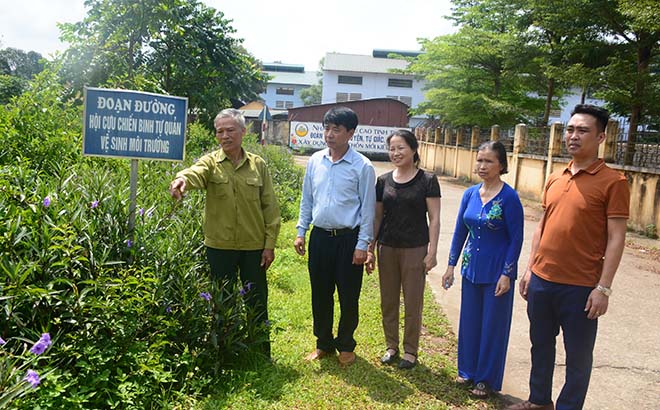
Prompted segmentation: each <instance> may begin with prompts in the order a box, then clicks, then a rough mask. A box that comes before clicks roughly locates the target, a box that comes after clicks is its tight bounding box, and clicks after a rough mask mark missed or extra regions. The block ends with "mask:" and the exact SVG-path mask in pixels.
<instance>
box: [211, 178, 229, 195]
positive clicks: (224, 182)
mask: <svg viewBox="0 0 660 410" xmlns="http://www.w3.org/2000/svg"><path fill="white" fill-rule="evenodd" d="M206 190H207V194H208V195H210V196H213V197H219V198H221V197H226V196H227V195H228V193H229V177H228V176H227V175H226V174H225V173H223V172H214V173H213V174H212V175H211V178H210V179H209V184H208V186H207V188H206Z"/></svg>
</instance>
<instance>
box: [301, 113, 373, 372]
mask: <svg viewBox="0 0 660 410" xmlns="http://www.w3.org/2000/svg"><path fill="white" fill-rule="evenodd" d="M357 125H358V117H357V114H355V112H354V111H353V110H351V109H349V108H346V107H336V108H332V109H330V110H329V111H328V112H326V113H325V115H324V116H323V127H324V129H325V130H324V132H323V137H324V138H325V142H326V144H327V146H328V148H326V149H324V150H322V151H318V152H316V153H314V154H313V155H312V156H311V157H310V159H309V161H308V162H307V171H306V173H305V179H304V181H303V194H302V200H301V202H300V217H299V219H298V224H297V226H296V227H297V228H298V236H297V237H296V240H295V242H294V247H295V249H296V252H298V254H300V255H304V254H305V234H306V232H307V230H308V229H309V226H310V223H311V224H312V225H314V228H313V229H312V232H311V233H310V236H309V261H308V268H309V278H310V282H311V286H312V315H313V317H314V336H316V350H314V351H313V352H312V353H310V354H309V355H308V356H307V357H306V359H307V360H316V359H320V358H322V357H325V356H329V355H334V353H335V351H339V363H340V364H342V365H349V364H351V363H353V362H354V361H355V353H354V350H355V345H356V342H355V339H354V338H353V333H354V332H355V329H356V328H357V325H358V316H359V312H358V301H359V298H360V290H361V288H362V274H363V266H364V263H365V262H367V248H368V246H369V242H371V241H372V240H373V221H374V214H375V209H376V191H375V182H376V173H375V172H374V167H373V165H371V162H370V161H369V160H368V159H367V158H366V157H365V156H364V155H362V154H360V153H359V152H357V151H355V150H354V149H352V148H351V147H350V146H349V144H348V142H349V141H350V139H351V138H352V137H353V134H354V133H355V129H356V128H357ZM335 287H336V288H337V293H338V295H339V306H340V310H341V314H340V318H339V327H338V329H337V337H333V333H332V327H333V316H334V292H335Z"/></svg>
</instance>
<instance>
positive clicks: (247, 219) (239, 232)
mask: <svg viewBox="0 0 660 410" xmlns="http://www.w3.org/2000/svg"><path fill="white" fill-rule="evenodd" d="M243 153H244V155H243V159H242V160H241V162H240V163H239V164H238V165H237V166H236V167H235V168H234V165H233V164H232V162H231V160H230V159H229V158H228V157H227V155H226V154H225V153H224V151H223V150H222V149H219V150H217V151H213V152H211V153H210V154H207V155H204V156H203V157H201V158H200V159H199V160H198V161H197V162H196V163H195V164H194V165H193V166H191V167H190V168H187V169H184V170H183V171H181V172H179V173H177V174H176V177H177V178H184V179H185V180H186V189H206V206H205V215H204V244H205V245H206V246H208V247H210V248H215V249H229V250H259V249H274V248H275V242H276V240H277V235H278V233H279V230H280V210H279V206H278V204H277V198H276V196H275V192H274V190H273V181H272V179H271V177H270V174H269V173H268V168H266V163H265V162H264V160H263V159H262V158H261V157H259V156H258V155H255V154H252V153H250V152H247V151H245V150H243Z"/></svg>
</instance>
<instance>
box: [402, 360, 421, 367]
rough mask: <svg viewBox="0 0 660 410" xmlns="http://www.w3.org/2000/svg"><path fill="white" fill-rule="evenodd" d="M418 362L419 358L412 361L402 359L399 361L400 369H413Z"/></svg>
mask: <svg viewBox="0 0 660 410" xmlns="http://www.w3.org/2000/svg"><path fill="white" fill-rule="evenodd" d="M416 364H417V360H415V361H414V362H411V361H410V360H406V359H401V361H400V362H399V369H412V368H413V367H415V365H416Z"/></svg>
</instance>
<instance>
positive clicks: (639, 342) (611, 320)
mask: <svg viewBox="0 0 660 410" xmlns="http://www.w3.org/2000/svg"><path fill="white" fill-rule="evenodd" d="M296 162H297V163H299V164H301V165H304V164H305V163H306V158H305V157H297V159H296ZM374 166H375V168H376V173H377V174H378V175H380V174H382V173H384V172H387V171H388V170H390V169H392V166H391V164H390V163H389V162H374ZM439 180H440V189H441V191H442V211H441V228H440V240H439V242H438V262H439V265H438V266H437V267H436V268H435V269H433V270H432V271H431V272H430V274H429V275H428V282H429V285H430V287H431V289H432V291H433V294H434V295H435V299H436V301H437V302H438V303H439V304H440V305H441V306H442V309H443V310H444V312H445V314H446V315H447V317H448V318H449V321H450V322H451V324H452V326H453V329H454V332H455V333H456V334H457V333H458V317H459V316H458V314H459V309H460V283H461V281H460V280H458V278H457V280H456V284H455V285H454V286H453V287H452V288H451V289H450V290H449V291H445V290H444V289H443V288H442V286H441V283H440V282H441V280H440V279H441V277H442V275H443V274H444V272H445V269H446V267H447V265H446V264H447V258H448V255H449V246H450V244H451V238H452V234H453V230H454V224H455V221H456V214H457V212H458V206H459V203H460V200H461V196H462V195H463V191H464V190H465V188H466V187H465V186H462V185H459V184H457V183H456V180H454V179H453V178H445V177H440V178H439ZM633 201H634V199H633ZM524 205H526V206H525V241H524V244H523V248H522V253H521V257H520V261H519V265H518V266H519V271H522V270H523V269H524V267H525V266H526V264H527V261H528V259H529V250H530V247H531V244H530V243H531V238H532V234H533V232H534V229H536V225H537V221H538V217H539V215H540V206H539V205H538V204H537V203H532V202H527V201H524ZM626 244H627V245H626V249H625V252H624V255H623V259H622V261H621V265H620V266H619V270H618V272H617V275H616V278H615V280H614V285H613V290H614V293H613V295H612V296H611V297H610V305H609V311H608V313H607V314H606V315H605V316H603V317H602V318H601V319H599V329H598V338H597V340H596V348H595V352H594V369H593V372H592V377H591V385H590V387H589V393H588V395H587V400H586V403H585V407H584V410H621V409H630V410H632V409H635V410H652V409H653V410H657V409H660V301H659V298H660V241H654V240H649V239H646V238H643V237H640V236H637V235H634V234H628V236H627V238H626ZM567 256H570V255H567ZM457 271H458V270H457ZM457 273H458V272H457ZM516 286H517V282H516ZM515 290H516V297H515V301H514V312H513V324H512V327H511V336H510V341H509V350H508V357H507V366H506V370H505V375H504V386H503V390H502V394H503V395H504V398H505V399H506V401H508V402H517V401H520V400H526V399H527V397H528V395H529V387H528V380H529V370H530V353H529V349H530V346H531V345H530V342H529V322H528V319H527V314H526V312H525V309H526V302H525V301H524V300H523V299H522V298H521V297H520V296H519V295H518V294H517V287H516V289H515ZM564 360H565V356H564V350H563V341H562V339H561V335H560V336H559V337H558V340H557V358H556V366H555V377H554V389H553V400H554V399H556V397H557V395H558V394H559V391H560V389H561V386H562V385H563V380H564Z"/></svg>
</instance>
